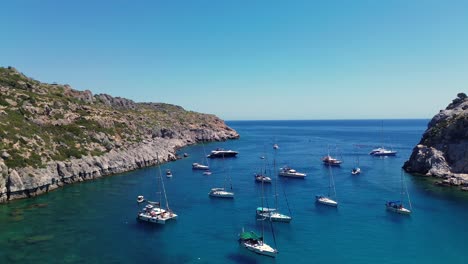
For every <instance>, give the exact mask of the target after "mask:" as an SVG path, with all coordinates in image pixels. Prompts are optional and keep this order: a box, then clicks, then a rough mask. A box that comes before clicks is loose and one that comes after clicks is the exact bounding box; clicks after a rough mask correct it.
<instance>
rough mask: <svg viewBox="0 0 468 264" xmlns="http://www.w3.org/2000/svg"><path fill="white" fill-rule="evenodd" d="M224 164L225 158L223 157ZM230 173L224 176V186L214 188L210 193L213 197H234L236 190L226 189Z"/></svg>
mask: <svg viewBox="0 0 468 264" xmlns="http://www.w3.org/2000/svg"><path fill="white" fill-rule="evenodd" d="M223 164H224V158H223ZM227 178H228V174H227V173H226V177H225V178H224V186H223V187H222V188H219V187H217V188H212V189H211V190H210V192H209V193H208V195H209V196H211V197H218V198H234V192H229V191H227V190H226V182H227ZM229 182H230V183H231V190H232V182H231V181H229Z"/></svg>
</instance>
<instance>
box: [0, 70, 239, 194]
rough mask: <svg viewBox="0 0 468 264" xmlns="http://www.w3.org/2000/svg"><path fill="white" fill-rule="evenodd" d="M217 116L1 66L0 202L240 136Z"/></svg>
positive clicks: (163, 160) (116, 171) (135, 166)
mask: <svg viewBox="0 0 468 264" xmlns="http://www.w3.org/2000/svg"><path fill="white" fill-rule="evenodd" d="M238 137H239V135H238V134H237V132H236V131H234V130H233V129H231V128H229V127H228V126H226V124H225V123H224V121H222V120H221V119H219V118H217V117H216V116H214V115H208V114H200V113H195V112H192V111H186V110H184V109H183V108H182V107H180V106H175V105H170V104H163V103H136V102H134V101H132V100H128V99H125V98H119V97H112V96H110V95H106V94H99V95H93V94H92V92H91V91H88V90H86V91H78V90H74V89H72V88H71V87H70V86H69V85H60V84H55V83H54V84H46V83H41V82H39V81H36V80H34V79H32V78H28V77H27V76H25V75H23V74H22V73H20V72H18V71H17V70H16V69H14V68H11V67H9V68H0V157H1V158H0V202H5V201H8V200H12V199H18V198H25V197H32V196H36V195H39V194H41V193H44V192H48V191H50V190H53V189H56V188H58V187H60V186H63V185H64V184H69V183H73V182H77V181H84V180H89V179H95V178H99V177H102V176H106V175H110V174H115V173H120V172H125V171H129V170H134V169H137V168H142V167H145V166H150V165H154V164H156V163H157V161H158V160H160V161H161V162H165V161H169V160H174V159H175V158H176V156H175V151H176V149H178V148H181V147H183V146H186V145H189V144H194V143H196V142H199V141H222V140H227V139H235V138H238Z"/></svg>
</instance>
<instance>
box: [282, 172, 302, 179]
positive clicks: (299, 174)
mask: <svg viewBox="0 0 468 264" xmlns="http://www.w3.org/2000/svg"><path fill="white" fill-rule="evenodd" d="M278 175H279V176H282V177H289V178H305V177H306V176H307V174H305V173H299V172H297V173H288V172H280V173H279V174H278Z"/></svg>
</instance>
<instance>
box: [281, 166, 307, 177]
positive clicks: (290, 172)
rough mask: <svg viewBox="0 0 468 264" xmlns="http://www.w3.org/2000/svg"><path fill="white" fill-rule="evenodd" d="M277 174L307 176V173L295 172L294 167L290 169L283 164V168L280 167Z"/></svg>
mask: <svg viewBox="0 0 468 264" xmlns="http://www.w3.org/2000/svg"><path fill="white" fill-rule="evenodd" d="M278 175H279V176H283V177H291V178H304V177H306V176H307V174H305V173H302V172H297V171H296V170H295V169H292V168H290V167H288V166H284V167H283V168H280V171H279V173H278Z"/></svg>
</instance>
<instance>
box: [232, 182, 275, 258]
mask: <svg viewBox="0 0 468 264" xmlns="http://www.w3.org/2000/svg"><path fill="white" fill-rule="evenodd" d="M261 199H262V208H263V201H264V199H265V192H264V188H263V182H262V197H261ZM265 219H266V217H262V218H261V219H260V220H261V221H262V235H261V236H259V235H257V234H255V232H253V231H250V232H245V231H244V229H242V233H241V234H240V236H239V242H240V243H241V244H242V245H243V246H244V247H245V248H247V249H248V250H250V251H252V252H255V253H257V254H260V255H264V256H269V257H276V254H278V250H276V249H274V248H273V247H271V246H270V245H268V244H267V243H265V241H264V235H265ZM270 224H271V223H270ZM271 230H272V233H273V226H272V225H271ZM273 238H274V233H273ZM275 244H276V240H275Z"/></svg>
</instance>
